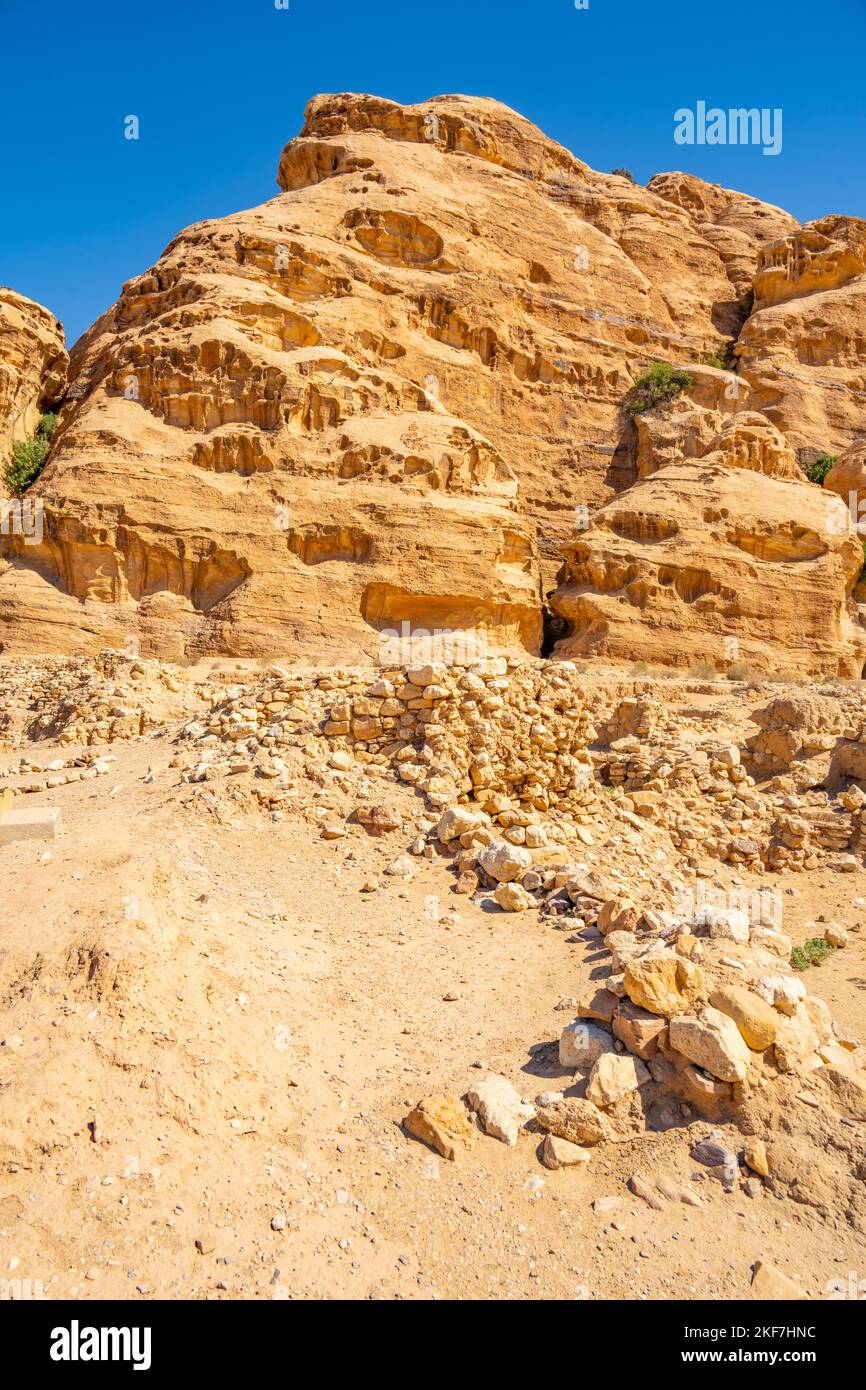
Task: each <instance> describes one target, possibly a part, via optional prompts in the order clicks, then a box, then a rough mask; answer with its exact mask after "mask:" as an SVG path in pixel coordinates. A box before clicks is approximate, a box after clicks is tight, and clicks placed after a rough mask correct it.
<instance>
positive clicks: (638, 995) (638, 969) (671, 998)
mask: <svg viewBox="0 0 866 1390" xmlns="http://www.w3.org/2000/svg"><path fill="white" fill-rule="evenodd" d="M625 989H626V993H627V994H628V997H629V999H631V1001H632V1003H633V1004H638V1005H640V1007H641V1008H642V1009H647V1010H649V1012H650V1013H654V1014H662V1015H663V1016H664V1017H665V1018H672V1017H673V1016H674V1015H675V1014H683V1013H687V1012H688V1011H689V1010H690V1009H692V1008H694V1007H695V1005H696V1004H697V1003H698V1002H699V1001H700V999H701V998H702V997H703V994H704V990H705V984H704V972H703V970H702V969H701V967H700V966H699V965H693V964H692V962H691V961H690V960H686V959H684V958H683V957H682V956H675V955H667V954H666V955H658V956H650V957H647V958H644V959H639V960H630V961H628V962H627V964H626V967H625Z"/></svg>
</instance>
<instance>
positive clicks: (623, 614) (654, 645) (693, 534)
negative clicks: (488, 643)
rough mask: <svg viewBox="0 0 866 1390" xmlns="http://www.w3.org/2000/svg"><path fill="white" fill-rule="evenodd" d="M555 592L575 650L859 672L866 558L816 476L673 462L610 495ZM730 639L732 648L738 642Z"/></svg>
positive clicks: (567, 651) (613, 656) (568, 651)
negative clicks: (855, 598) (860, 582)
mask: <svg viewBox="0 0 866 1390" xmlns="http://www.w3.org/2000/svg"><path fill="white" fill-rule="evenodd" d="M565 554H566V560H565V564H564V566H563V570H562V572H561V576H560V582H559V586H558V587H557V589H556V591H555V593H554V594H553V596H552V598H551V604H552V606H553V608H554V610H555V611H556V613H557V614H559V615H560V617H561V618H562V619H564V620H565V621H566V622H567V623H568V624H569V626H570V629H571V631H570V635H569V636H567V637H565V638H563V639H562V641H560V642H559V643H558V646H557V651H558V652H560V653H561V654H562V655H563V656H574V657H587V656H594V657H603V658H606V659H608V660H613V661H634V660H643V661H647V662H653V663H657V664H659V665H677V666H689V665H692V664H699V663H704V662H707V661H708V660H709V661H710V663H711V664H715V665H717V667H718V669H720V670H722V669H725V668H726V663H731V662H732V658H731V657H730V654H729V652H728V648H727V647H726V644H725V638H726V637H735V638H736V640H737V645H736V648H735V650H736V652H737V658H736V659H737V661H739V662H740V663H745V664H747V665H751V666H753V667H755V668H756V669H757V670H762V671H771V672H772V671H781V670H787V671H795V672H801V673H804V674H827V675H845V676H848V677H856V678H859V676H860V674H861V671H862V669H863V665H864V662H866V632H864V631H863V629H862V628H861V627H860V626H859V625H857V624H856V623H855V620H854V617H855V614H854V607H853V603H852V602H851V599H850V595H851V592H852V590H853V587H854V584H855V583H856V581H857V578H858V577H859V574H860V571H861V569H862V566H863V551H862V547H861V545H860V541H859V539H858V538H857V537H856V536H855V535H854V534H853V532H852V531H851V528H850V521H849V520H848V517H847V514H846V513H845V509H844V507H843V506H842V503H841V502H840V501H839V500H838V499H836V498H835V497H832V496H831V495H829V494H828V493H827V492H826V491H825V490H823V489H821V488H817V487H815V486H813V485H812V484H811V483H808V482H806V481H805V480H803V481H802V482H797V481H793V480H789V479H787V478H777V477H766V476H764V475H762V474H760V473H755V472H752V471H751V470H748V469H746V468H728V467H719V466H718V465H716V464H712V463H704V462H700V461H699V462H687V463H677V464H671V465H670V466H669V467H666V468H663V469H661V470H660V471H659V472H658V473H655V474H653V476H652V477H649V478H646V479H644V480H643V481H641V482H638V483H636V484H635V485H634V486H633V487H632V488H630V489H629V490H628V491H627V492H625V493H624V494H622V495H621V496H620V497H618V498H617V499H616V500H614V501H612V502H610V503H608V505H607V506H606V507H603V508H601V509H599V510H598V511H597V512H596V513H595V514H594V515H593V518H592V524H591V525H590V526H589V527H588V528H586V529H585V530H583V531H582V532H581V533H580V535H579V536H578V538H577V539H576V540H574V541H573V542H572V543H571V544H570V545H569V546H567V547H566V552H565ZM726 652H728V655H726Z"/></svg>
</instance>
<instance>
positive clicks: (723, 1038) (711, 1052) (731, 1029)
mask: <svg viewBox="0 0 866 1390" xmlns="http://www.w3.org/2000/svg"><path fill="white" fill-rule="evenodd" d="M668 1036H669V1038H670V1045H671V1047H672V1048H673V1049H674V1051H675V1052H679V1053H681V1054H682V1055H683V1056H684V1057H687V1058H688V1060H689V1061H690V1062H694V1063H695V1064H696V1065H697V1066H699V1067H703V1068H704V1070H705V1071H708V1072H709V1073H710V1075H711V1076H715V1077H716V1078H717V1079H718V1080H719V1081H745V1079H746V1077H747V1076H748V1074H749V1064H750V1062H751V1053H750V1052H749V1049H748V1047H747V1046H746V1044H745V1042H744V1041H743V1038H742V1036H741V1034H740V1030H739V1028H738V1027H737V1025H736V1023H734V1020H733V1019H732V1018H729V1017H728V1015H727V1014H723V1013H721V1012H720V1011H719V1010H718V1009H714V1008H706V1009H704V1010H702V1012H701V1014H700V1016H699V1017H679V1018H672V1019H671V1022H670V1027H669V1031H668Z"/></svg>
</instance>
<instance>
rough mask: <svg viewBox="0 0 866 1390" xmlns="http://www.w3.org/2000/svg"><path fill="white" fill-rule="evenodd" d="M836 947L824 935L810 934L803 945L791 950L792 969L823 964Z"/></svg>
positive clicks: (802, 968)
mask: <svg viewBox="0 0 866 1390" xmlns="http://www.w3.org/2000/svg"><path fill="white" fill-rule="evenodd" d="M835 950H836V947H835V946H831V945H830V943H829V942H828V941H825V940H824V938H823V936H810V937H809V940H808V941H804V942H803V944H802V946H795V947H794V949H793V951H792V952H791V969H792V970H808V969H809V966H810V965H823V964H824V961H825V960H827V959H828V958H829V957H830V956H832V955H833V953H834V952H835Z"/></svg>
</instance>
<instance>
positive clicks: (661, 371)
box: [623, 362, 692, 415]
mask: <svg viewBox="0 0 866 1390" xmlns="http://www.w3.org/2000/svg"><path fill="white" fill-rule="evenodd" d="M691 384H692V378H691V376H690V375H689V373H688V372H684V371H682V370H681V369H680V368H678V367H672V366H671V364H670V362H654V363H653V365H652V366H651V367H650V368H649V371H646V372H644V373H643V375H642V376H639V377H638V379H637V381H636V382H635V384H634V386H633V387H632V388H631V390H630V391H629V393H628V395H627V396H626V398H625V400H624V401H623V408H624V409H625V410H627V411H628V413H629V415H640V414H641V413H642V412H643V411H645V410H653V409H654V407H655V406H657V405H663V404H664V402H665V401H672V400H673V399H674V397H675V396H678V395H679V394H680V392H681V391H684V390H685V389H686V387H687V386H691Z"/></svg>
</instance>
